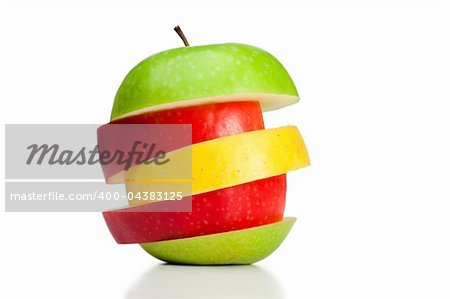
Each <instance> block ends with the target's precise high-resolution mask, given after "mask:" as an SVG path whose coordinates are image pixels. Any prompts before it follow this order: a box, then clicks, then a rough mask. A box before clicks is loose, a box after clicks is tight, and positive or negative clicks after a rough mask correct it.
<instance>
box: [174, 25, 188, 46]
mask: <svg viewBox="0 0 450 299" xmlns="http://www.w3.org/2000/svg"><path fill="white" fill-rule="evenodd" d="M173 30H175V32H176V33H177V34H178V36H179V37H180V38H181V39H182V40H183V43H184V45H185V46H186V47H189V42H188V41H187V39H186V36H184V33H183V31H182V30H181V28H180V26H178V25H177V26H175V28H173Z"/></svg>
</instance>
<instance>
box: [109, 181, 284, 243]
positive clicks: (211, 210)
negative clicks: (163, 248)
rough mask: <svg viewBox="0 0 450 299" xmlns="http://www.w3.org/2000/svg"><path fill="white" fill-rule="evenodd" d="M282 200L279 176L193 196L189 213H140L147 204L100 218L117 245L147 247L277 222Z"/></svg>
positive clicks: (282, 185) (280, 214) (282, 193)
mask: <svg viewBox="0 0 450 299" xmlns="http://www.w3.org/2000/svg"><path fill="white" fill-rule="evenodd" d="M285 199H286V176H285V175H279V176H275V177H271V178H268V179H263V180H258V181H254V182H251V183H246V184H241V185H237V186H233V187H229V188H224V189H220V190H215V191H212V192H207V193H203V194H199V195H195V196H193V197H192V212H142V210H144V211H145V208H146V207H145V206H148V205H154V204H158V203H150V204H146V205H141V206H134V207H129V208H125V209H121V210H116V211H107V212H103V217H104V218H105V221H106V224H107V225H108V228H109V230H110V232H111V234H112V235H113V237H114V239H115V240H116V242H117V243H119V244H130V243H147V242H156V241H163V240H172V239H179V238H188V237H194V236H201V235H207V234H215V233H221V232H227V231H232V230H238V229H245V228H249V227H254V226H260V225H264V224H269V223H273V222H277V221H281V219H282V218H283V213H284V207H285ZM167 204H170V202H167ZM128 210H129V211H128ZM139 210H141V211H139Z"/></svg>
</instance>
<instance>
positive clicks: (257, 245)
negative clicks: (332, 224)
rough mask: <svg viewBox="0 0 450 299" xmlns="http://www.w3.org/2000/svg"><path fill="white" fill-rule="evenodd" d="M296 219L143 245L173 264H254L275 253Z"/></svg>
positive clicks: (149, 251)
mask: <svg viewBox="0 0 450 299" xmlns="http://www.w3.org/2000/svg"><path fill="white" fill-rule="evenodd" d="M295 220H296V218H293V217H286V218H284V219H283V220H282V221H280V222H275V223H272V224H267V225H262V226H258V227H253V228H248V229H243V230H236V231H230V232H226V233H219V234H212V235H206V236H199V237H193V238H185V239H176V240H169V241H161V242H153V243H145V244H141V246H142V248H144V250H145V251H147V252H148V253H150V254H151V255H152V256H154V257H155V258H157V259H160V260H162V261H165V262H168V263H174V264H189V265H232V264H252V263H255V262H258V261H260V260H262V259H264V258H266V257H267V256H269V255H270V254H271V253H272V252H274V251H275V250H276V249H277V248H278V246H280V244H281V243H282V242H283V240H284V239H285V238H286V236H287V234H288V233H289V231H290V230H291V228H292V226H293V225H294V223H295Z"/></svg>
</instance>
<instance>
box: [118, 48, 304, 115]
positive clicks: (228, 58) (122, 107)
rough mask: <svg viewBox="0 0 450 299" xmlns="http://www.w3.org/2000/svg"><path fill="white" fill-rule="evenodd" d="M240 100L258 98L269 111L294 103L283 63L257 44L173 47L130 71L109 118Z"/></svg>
mask: <svg viewBox="0 0 450 299" xmlns="http://www.w3.org/2000/svg"><path fill="white" fill-rule="evenodd" d="M241 100H257V101H259V102H260V103H261V108H262V109H263V110H264V111H268V110H274V109H278V108H281V107H284V106H287V105H290V104H293V103H295V102H297V101H298V100H299V96H298V93H297V90H296V88H295V85H294V83H293V81H292V79H291V77H290V76H289V74H288V72H287V71H286V69H285V68H284V67H283V65H282V64H281V63H280V62H279V61H278V60H277V59H276V58H275V57H274V56H272V55H271V54H269V53H268V52H266V51H264V50H261V49H259V48H256V47H253V46H249V45H243V44H234V43H229V44H217V45H206V46H194V47H183V48H176V49H172V50H167V51H164V52H161V53H158V54H155V55H153V56H150V57H148V58H147V59H145V60H143V61H142V62H141V63H139V64H138V65H137V66H135V67H134V68H133V69H132V70H131V71H130V72H129V73H128V75H127V76H126V77H125V79H124V80H123V82H122V84H121V85H120V88H119V90H118V91H117V94H116V97H115V99H114V106H113V110H112V114H111V120H114V119H118V118H122V117H126V116H131V115H135V114H140V113H144V112H147V111H155V110H163V109H173V108H176V107H181V106H193V105H200V104H205V103H211V102H229V101H241Z"/></svg>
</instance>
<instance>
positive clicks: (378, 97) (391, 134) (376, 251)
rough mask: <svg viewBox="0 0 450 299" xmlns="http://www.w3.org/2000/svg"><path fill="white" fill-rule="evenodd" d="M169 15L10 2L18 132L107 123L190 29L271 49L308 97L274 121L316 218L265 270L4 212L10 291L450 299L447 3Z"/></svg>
mask: <svg viewBox="0 0 450 299" xmlns="http://www.w3.org/2000/svg"><path fill="white" fill-rule="evenodd" d="M164 3H165V4H164ZM164 3H149V2H147V3H136V2H122V3H118V2H115V3H107V2H95V3H82V2H79V3H66V2H64V3H63V2H59V3H56V2H54V3H51V2H46V3H17V2H16V3H8V4H6V3H3V4H2V6H1V21H0V22H1V27H0V28H1V29H0V30H1V41H0V43H1V44H0V45H1V46H0V51H1V58H0V59H1V61H0V62H1V67H0V72H1V81H0V83H1V85H0V86H1V94H0V96H1V98H0V99H1V105H2V106H1V108H0V111H1V114H2V116H1V117H2V122H4V123H105V122H107V121H108V118H109V115H110V111H111V107H112V101H113V97H114V94H115V92H116V90H117V88H118V86H119V84H120V82H121V80H122V79H123V77H124V76H125V74H126V73H127V72H128V70H129V69H130V68H131V67H133V66H134V65H135V64H136V63H137V62H139V61H140V60H142V59H143V58H145V57H147V56H149V55H151V54H152V53H155V52H158V51H161V50H165V49H168V48H173V47H179V46H182V44H181V41H180V40H179V38H178V37H177V35H176V34H175V33H174V32H173V30H172V28H173V27H174V25H177V24H179V25H181V26H182V28H183V29H184V31H185V33H186V35H187V37H188V39H189V41H190V42H191V44H192V45H201V44H210V43H221V42H242V43H247V44H252V45H256V46H259V47H261V48H263V49H266V50H267V51H269V52H271V53H273V54H274V55H275V56H276V57H277V58H279V59H280V60H281V61H282V63H283V64H284V65H285V66H286V67H287V69H288V70H289V72H290V73H291V75H292V77H293V78H294V80H295V82H296V83H297V87H298V89H299V92H300V95H301V98H302V99H301V101H300V102H299V103H298V104H296V105H294V106H291V107H287V108H285V109H282V110H279V111H275V112H270V113H266V114H265V115H264V117H265V120H266V125H267V127H276V126H281V125H288V124H294V125H297V126H298V127H299V128H300V130H301V131H302V133H303V135H304V138H305V140H306V142H307V145H308V148H309V151H310V154H311V159H312V166H311V167H310V168H308V169H302V170H300V171H298V172H294V173H291V174H289V176H288V183H289V186H288V199H287V209H286V213H285V214H286V215H288V216H296V217H298V218H299V221H298V222H297V224H296V226H295V227H294V229H293V230H292V232H291V234H290V235H289V236H288V238H287V239H286V241H285V242H284V243H283V245H282V246H281V247H280V248H279V249H278V250H277V251H276V252H275V253H274V254H273V255H272V256H270V257H269V258H267V259H266V260H264V261H262V262H260V263H257V264H256V265H255V266H250V267H246V266H244V267H207V268H205V267H176V266H163V265H161V264H160V262H158V261H157V260H155V259H153V258H152V257H150V256H149V255H147V254H146V253H145V252H144V251H142V250H141V249H140V248H139V247H138V246H126V245H122V246H119V245H116V244H115V243H114V241H113V239H112V237H111V236H110V234H109V232H108V230H107V228H106V225H105V224H104V221H103V219H102V217H101V215H100V214H96V213H73V214H71V213H61V214H58V213H43V214H38V213H8V214H6V213H4V212H2V213H1V223H0V230H1V251H2V254H1V258H2V260H1V267H0V269H1V271H2V279H1V291H2V293H4V294H1V295H3V296H1V295H0V296H1V297H2V298H48V299H50V298H110V299H113V298H144V297H146V298H165V297H179V298H182V297H185V296H186V297H188V296H191V297H194V298H214V297H233V298H245V297H257V298H258V297H264V296H268V297H270V296H272V297H276V298H281V297H286V298H450V116H449V115H450V104H449V101H450V93H449V87H450V84H449V83H450V80H449V79H450V76H449V70H450V64H449V53H450V47H449V37H450V32H449V25H450V24H449V19H450V13H449V12H450V10H449V6H448V4H447V3H446V2H433V1H427V2H425V1H424V2H406V1H400V2H388V1H382V2H367V1H356V2H334V1H333V2H307V3H282V2H272V3H261V2H248V3H242V2H239V3H238V2H230V3H229V4H224V3H212V2H208V3H206V2H205V3H200V2H196V3H194V2H179V3H173V2H167V1H166V2H164ZM1 133H2V136H0V137H1V139H0V140H4V136H3V134H4V127H3V126H2V128H1ZM3 150H4V149H3V146H2V148H1V151H2V152H1V155H2V156H3ZM2 160H3V159H2ZM1 163H2V165H4V164H3V161H2V162H1ZM1 176H2V178H4V172H3V171H2V174H1ZM1 188H3V184H1ZM1 194H3V189H2V190H1ZM2 198H3V196H2Z"/></svg>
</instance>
